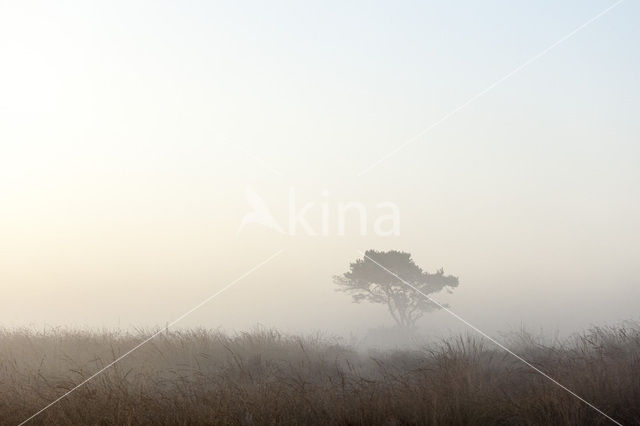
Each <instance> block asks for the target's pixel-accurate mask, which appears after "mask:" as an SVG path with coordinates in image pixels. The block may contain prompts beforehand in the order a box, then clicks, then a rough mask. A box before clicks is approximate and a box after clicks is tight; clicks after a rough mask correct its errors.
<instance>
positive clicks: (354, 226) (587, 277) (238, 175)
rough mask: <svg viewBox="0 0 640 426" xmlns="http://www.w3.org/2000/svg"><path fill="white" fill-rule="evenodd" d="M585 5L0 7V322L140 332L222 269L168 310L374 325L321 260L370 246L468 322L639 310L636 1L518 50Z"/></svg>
mask: <svg viewBox="0 0 640 426" xmlns="http://www.w3.org/2000/svg"><path fill="white" fill-rule="evenodd" d="M606 6H607V5H606V4H604V3H602V2H595V1H589V2H569V3H566V4H564V5H558V4H556V3H554V2H543V3H536V4H531V5H522V4H513V3H511V2H492V3H490V4H474V3H469V4H466V3H465V4H457V5H448V4H444V3H441V4H440V3H437V4H436V3H432V4H423V5H415V4H411V5H410V4H408V3H407V4H391V3H375V4H372V5H371V7H369V8H367V10H362V9H360V7H358V6H357V5H356V4H355V3H354V4H343V3H335V4H322V5H320V4H318V5H315V6H310V5H307V4H297V5H296V4H292V3H291V4H290V3H280V2H278V3H268V4H260V3H251V4H249V3H244V4H242V5H241V4H234V5H231V4H227V5H221V4H216V5H212V4H207V3H199V2H193V3H189V4H173V5H172V4H167V3H157V2H141V3H136V4H132V3H130V2H122V3H117V2H115V3H108V4H103V5H101V6H99V7H98V6H96V5H95V4H88V3H73V2H71V3H65V4H53V3H46V2H42V3H39V2H19V3H18V2H15V3H7V4H3V5H2V6H1V7H0V40H1V41H0V57H1V58H2V66H1V67H0V93H1V95H0V113H1V114H0V250H1V252H2V254H1V255H0V283H1V290H2V297H0V324H2V325H3V326H8V327H33V328H37V329H42V328H46V327H80V328H96V329H103V328H107V329H139V328H155V327H164V326H165V325H166V324H167V323H171V322H172V321H174V320H175V319H177V318H179V317H181V315H183V314H184V313H186V312H189V311H190V310H191V309H192V308H193V307H196V306H198V305H199V304H200V303H201V302H202V301H203V300H205V299H207V298H209V297H210V296H212V295H214V294H216V293H217V292H219V291H220V290H222V289H224V288H225V286H228V285H229V284H230V283H233V285H232V286H231V287H228V288H227V289H226V290H224V292H222V293H220V294H218V295H217V296H215V297H213V298H211V299H210V300H209V301H208V302H207V303H206V304H204V305H202V306H200V307H199V308H198V309H197V310H195V311H193V312H190V313H189V315H188V316H186V317H184V318H183V319H181V320H180V321H179V322H177V323H176V324H175V325H173V326H172V327H174V328H178V329H179V328H191V327H207V328H214V329H215V328H219V329H221V330H228V331H241V330H248V329H251V328H253V327H255V326H256V325H262V326H266V327H273V328H276V329H279V330H282V331H285V332H291V333H312V332H322V333H326V334H330V335H338V336H343V337H345V338H350V336H363V335H365V334H366V333H367V331H369V330H371V329H376V328H380V327H383V328H384V327H392V326H393V325H394V323H393V319H392V318H391V317H390V316H389V314H388V312H387V310H386V309H385V307H384V306H381V305H374V304H368V303H360V304H354V303H352V301H351V299H350V298H349V297H348V296H347V295H345V294H342V293H339V292H336V286H335V284H334V283H333V281H332V280H333V277H334V276H335V275H339V274H342V273H344V272H346V271H347V270H348V268H349V264H350V263H351V262H354V261H355V260H356V259H360V258H362V254H361V253H362V252H364V251H365V250H368V249H376V250H401V251H405V252H409V253H411V255H412V257H413V260H414V261H415V262H416V263H417V264H418V265H419V266H420V267H422V268H423V269H424V270H426V271H428V272H435V271H437V270H438V269H440V268H443V269H444V271H445V273H447V274H453V275H455V276H456V277H458V278H459V281H460V284H459V286H458V287H457V288H455V289H454V290H453V292H452V293H447V292H442V293H437V294H434V295H433V297H434V298H435V299H437V300H438V301H440V302H442V303H447V304H448V306H449V307H450V309H451V310H452V311H454V312H456V313H457V314H458V315H460V316H461V317H463V318H464V319H466V320H467V321H468V322H470V323H472V324H474V325H475V326H476V327H478V328H479V329H482V330H484V331H486V332H487V333H490V334H494V335H497V333H499V332H505V331H510V330H517V329H520V328H522V327H525V328H527V329H531V330H536V331H538V330H543V331H544V332H548V333H560V334H562V335H567V334H570V333H573V332H575V331H579V330H582V329H584V328H586V327H588V326H589V325H592V324H614V323H618V322H620V321H624V320H629V319H639V318H638V308H639V306H638V300H640V286H639V285H638V283H639V281H638V280H639V277H640V264H639V263H638V255H639V254H640V253H639V249H638V247H640V225H639V223H638V219H637V218H638V217H640V190H639V188H640V186H639V183H640V169H639V168H638V158H639V155H640V148H639V147H640V145H639V144H638V134H640V132H639V131H640V127H639V126H640V125H639V122H638V120H637V119H636V116H635V113H636V112H637V111H638V101H639V100H640V85H638V78H637V77H638V75H639V72H640V62H639V59H640V55H639V54H638V50H637V43H635V42H633V41H634V40H636V41H637V40H638V37H639V35H640V33H639V30H638V27H637V22H636V19H635V17H636V16H638V13H639V12H640V5H638V4H634V3H632V2H627V3H624V4H622V5H621V6H619V7H618V8H616V9H614V10H612V11H611V12H610V13H607V14H606V15H604V16H602V17H601V18H599V19H597V20H596V21H593V22H592V23H590V24H589V25H588V26H586V27H584V28H583V29H581V30H580V31H579V32H577V33H575V34H574V35H572V36H571V37H570V38H567V39H566V40H564V41H563V42H562V43H561V44H558V45H557V46H554V47H553V49H551V50H549V51H548V52H546V53H544V55H542V56H540V57H539V58H537V59H536V60H535V61H533V62H530V63H527V61H529V60H530V59H531V58H533V57H534V56H535V55H537V54H539V53H540V52H543V51H544V50H545V49H546V48H547V47H549V46H552V45H553V44H554V43H555V42H556V41H558V40H560V39H561V38H563V37H565V36H566V35H567V34H569V33H570V32H571V31H573V30H574V29H576V28H577V27H579V26H580V25H582V24H583V23H585V22H586V21H588V20H589V19H590V18H592V17H593V16H595V15H596V14H598V12H600V11H601V10H602V9H603V8H604V7H606ZM524 63H527V65H526V67H523V68H521V69H520V70H518V72H517V73H515V74H513V75H510V76H509V77H508V78H506V79H504V80H500V79H501V78H502V77H504V76H507V75H508V74H509V73H510V72H512V71H514V70H516V69H517V68H518V67H519V66H520V65H521V64H524ZM498 81H499V84H497V85H495V86H492V85H493V84H494V83H495V82H498ZM485 89H490V90H488V91H487V92H486V93H484V92H483V91H484V90H485ZM478 94H481V96H479V97H476V95H478ZM470 100H473V101H472V102H470V103H469V101H470ZM460 106H464V107H463V108H460V109H458V108H459V107H460ZM452 111H455V113H454V114H452V115H449V114H450V113H451V112H452ZM443 118H445V119H444V120H443ZM434 123H436V125H435V126H432V125H433V124H434ZM416 136H417V137H416ZM251 194H253V195H251ZM252 198H253V204H252V201H251V199H252ZM256 203H257V204H259V205H261V206H263V207H264V206H266V207H267V208H268V213H269V214H268V215H266V216H265V214H264V212H263V214H262V215H261V216H260V215H257V216H256V215H253V216H249V219H248V220H247V221H245V224H244V225H243V226H241V224H242V223H243V220H244V219H245V218H246V217H247V216H246V215H247V213H251V212H252V211H255V207H256ZM309 203H310V204H309ZM349 205H350V206H351V207H350V208H347V206H349ZM305 206H307V209H306V210H304V209H305ZM292 212H293V214H292ZM256 217H259V219H256ZM265 217H268V218H270V219H273V220H272V222H270V223H271V225H272V226H271V227H269V226H265V220H266V219H264V218H265ZM260 218H262V219H260ZM274 223H275V224H277V226H278V227H279V228H280V229H276V227H275V225H273V224H274ZM310 231H311V232H310ZM311 234H315V235H311ZM280 251H281V252H280ZM276 253H279V254H278V255H277V256H275V257H273V258H271V256H273V255H274V254H276ZM265 259H270V260H269V261H268V262H266V263H264V264H261V262H264V261H265ZM260 264H261V266H259V268H257V269H255V270H254V268H255V267H256V265H260ZM238 278H241V279H239V280H238ZM236 280H238V281H236ZM418 327H419V329H420V330H421V332H422V333H424V334H425V335H428V336H443V335H449V334H452V333H457V332H463V331H468V327H467V326H466V325H465V324H463V323H462V322H460V320H459V319H457V318H455V317H453V316H452V315H451V314H450V313H449V312H446V311H445V310H442V309H441V310H437V311H435V312H431V313H427V314H425V315H424V316H423V317H422V319H421V320H420V321H419V322H418Z"/></svg>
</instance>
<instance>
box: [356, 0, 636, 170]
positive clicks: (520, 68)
mask: <svg viewBox="0 0 640 426" xmlns="http://www.w3.org/2000/svg"><path fill="white" fill-rule="evenodd" d="M623 1H624V0H618V1H617V2H615V3H614V4H612V5H611V6H609V7H607V8H606V9H604V10H603V11H601V12H600V13H598V14H597V15H595V16H594V17H592V18H591V19H589V20H588V21H586V22H585V23H583V24H582V25H580V26H579V27H577V28H575V29H574V30H573V31H571V32H570V33H568V34H567V35H565V36H564V37H562V38H560V39H559V40H557V41H556V42H554V43H553V44H551V45H549V46H548V47H547V48H545V49H544V50H542V51H540V52H538V53H537V54H535V55H534V56H532V57H531V58H529V59H528V60H526V61H525V62H523V63H522V64H520V65H519V66H518V67H516V68H515V69H513V70H512V71H510V72H508V73H507V74H505V75H504V76H502V77H501V78H499V79H498V80H496V81H495V82H493V83H492V84H491V85H489V86H488V87H487V88H486V89H484V90H481V91H480V92H478V93H476V94H475V95H473V96H472V97H471V98H469V99H468V100H467V101H466V102H464V103H462V104H460V105H458V106H457V107H456V108H454V109H452V110H451V111H449V112H448V113H447V114H445V115H444V116H442V117H441V118H440V119H439V120H438V121H436V122H434V123H432V124H431V125H429V126H428V127H427V128H425V129H424V130H422V131H421V132H420V133H418V134H416V135H415V136H413V137H411V138H409V139H407V140H406V141H404V142H403V143H401V144H400V145H398V146H397V147H395V148H394V149H393V150H391V151H389V152H388V153H387V154H386V155H385V156H383V157H381V158H380V159H378V160H377V161H375V162H374V163H372V164H370V165H369V166H367V167H366V168H364V169H362V170H361V171H360V172H359V173H358V174H357V176H362V175H364V174H365V173H367V172H369V171H370V170H371V169H373V168H374V167H376V166H377V165H378V164H380V163H382V162H383V161H386V160H388V159H389V158H391V157H393V156H394V155H395V154H397V153H398V152H399V151H400V150H402V149H403V148H405V147H406V146H407V145H409V144H411V143H413V142H415V141H416V140H418V139H419V138H420V137H422V136H424V135H425V134H427V133H428V132H430V131H431V130H433V129H434V128H436V127H438V126H439V125H440V124H442V123H444V122H445V121H447V120H448V119H449V118H451V117H452V116H453V115H455V114H456V113H458V112H459V111H461V110H463V109H464V108H466V107H468V106H469V105H471V104H472V103H473V102H475V101H476V100H478V99H479V98H481V97H482V96H484V95H485V94H486V93H487V92H489V91H491V90H492V89H494V88H495V87H496V86H498V85H500V84H501V83H503V82H504V81H505V80H507V79H509V78H510V77H513V76H514V75H515V74H517V73H518V72H519V71H522V70H523V69H524V68H525V67H527V66H528V65H530V64H531V63H533V62H535V61H536V60H538V59H540V58H541V57H543V56H544V55H546V54H547V53H549V52H550V51H551V50H552V49H554V48H555V47H557V46H558V45H560V44H562V43H564V42H565V41H567V40H568V39H570V38H571V37H573V36H574V35H576V34H577V33H578V32H579V31H580V30H582V29H584V28H585V27H586V26H587V25H589V24H591V23H593V22H595V21H597V20H598V19H599V18H601V17H602V16H604V15H605V14H606V13H608V12H610V11H611V10H612V9H613V8H615V7H617V6H619V5H620V4H621V3H622V2H623Z"/></svg>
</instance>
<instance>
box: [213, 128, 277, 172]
mask: <svg viewBox="0 0 640 426" xmlns="http://www.w3.org/2000/svg"><path fill="white" fill-rule="evenodd" d="M219 138H220V139H223V140H224V141H225V142H227V145H231V146H232V147H234V148H236V149H238V150H239V151H240V152H242V153H243V154H244V155H245V156H247V157H248V158H251V159H252V160H253V161H255V162H257V163H260V164H261V165H262V167H263V168H264V169H266V170H268V171H269V172H271V173H273V174H274V175H277V176H280V177H282V176H284V173H282V172H281V171H280V170H278V169H276V168H274V167H272V166H271V165H270V164H269V163H267V162H266V161H265V160H264V158H262V157H258V156H257V155H256V154H253V153H251V152H249V150H247V149H246V148H245V147H243V146H242V145H239V144H237V143H235V142H234V141H231V140H229V138H226V137H224V136H220V137H219Z"/></svg>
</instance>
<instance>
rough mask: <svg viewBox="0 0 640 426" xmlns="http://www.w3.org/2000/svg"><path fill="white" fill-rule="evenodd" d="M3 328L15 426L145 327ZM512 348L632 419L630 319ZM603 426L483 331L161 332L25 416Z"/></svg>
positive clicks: (637, 336) (634, 352)
mask: <svg viewBox="0 0 640 426" xmlns="http://www.w3.org/2000/svg"><path fill="white" fill-rule="evenodd" d="M150 334H151V333H150V332H140V333H137V334H135V333H134V334H127V333H112V332H88V331H82V332H81V331H72V330H52V331H48V332H35V331H33V330H14V329H12V330H0V422H1V423H2V424H18V423H20V422H21V421H22V420H24V419H26V418H27V417H29V416H31V415H32V414H33V413H35V412H36V411H38V410H39V409H41V408H42V407H43V406H45V405H46V404H47V403H49V402H50V401H52V400H54V399H55V398H57V397H58V396H60V395H62V394H63V393H64V392H66V391H67V390H70V389H72V388H73V387H74V386H75V385H76V384H77V383H80V382H81V381H82V380H84V379H85V378H87V377H89V376H90V375H91V374H93V373H94V372H95V371H97V370H98V369H100V368H101V367H102V366H104V365H106V364H108V363H109V362H111V361H112V360H113V359H115V358H117V357H118V356H119V355H121V354H123V353H125V352H126V351H127V350H129V349H130V348H131V347H133V346H135V345H136V344H137V343H139V342H140V341H142V340H144V339H145V338H146V337H148V336H149V335H150ZM510 340H511V341H510V347H512V348H513V349H514V350H515V351H516V352H517V353H518V354H520V355H521V356H523V357H524V358H526V359H527V360H528V361H530V362H531V363H533V364H534V365H536V366H537V367H539V368H540V369H541V370H543V371H545V372H546V373H548V374H549V375H550V376H552V377H554V378H555V379H557V380H558V381H559V382H561V383H563V384H564V385H565V386H567V387H568V388H570V389H572V390H573V391H574V392H576V393H577V394H578V395H580V396H582V397H583V398H584V399H586V400H588V401H590V402H591V403H593V404H594V405H595V406H597V407H598V408H600V409H601V410H603V411H604V412H606V413H607V414H609V415H610V416H612V417H613V418H615V419H617V420H618V421H620V422H621V423H623V424H640V327H638V326H636V325H623V326H619V327H611V328H593V329H591V330H589V331H588V332H586V333H583V334H581V335H577V336H574V337H573V338H571V339H568V340H566V341H563V342H557V341H556V342H553V343H542V342H541V340H540V339H536V338H534V337H532V336H530V335H526V334H521V335H519V336H517V338H513V337H512V338H511V339H510ZM327 423H331V424H343V425H347V424H348V425H356V424H386V425H400V424H432V425H450V424H453V425H466V424H482V425H485V424H499V425H511V424H513V425H541V424H551V425H553V424H572V425H585V424H608V423H609V421H608V420H607V419H606V418H605V417H603V416H602V415H600V414H598V413H597V412H596V411H594V410H593V409H591V408H590V407H588V406H587V405H585V404H584V403H583V402H581V401H579V400H577V399H576V398H575V397H573V396H571V395H570V394H568V393H567V392H566V391H564V390H563V389H561V388H559V387H558V386H556V385H554V384H553V383H551V382H550V381H548V380H547V379H546V378H544V377H542V376H541V375H539V374H538V373H536V372H535V371H533V370H532V369H531V368H529V367H527V366H526V365H523V364H522V363H521V362H519V361H518V360H516V359H514V358H513V357H512V356H510V355H509V354H506V353H504V351H501V350H500V349H498V348H496V347H493V346H492V344H491V343H489V342H485V341H483V340H481V339H480V338H475V337H471V336H460V337H457V338H451V339H448V340H444V341H442V342H439V343H434V344H430V345H428V346H425V347H424V348H422V349H420V350H395V351H379V352H369V353H366V354H365V353H361V352H357V351H356V350H354V349H351V348H349V347H347V346H344V345H341V344H339V343H337V342H336V341H334V340H332V339H329V338H323V337H320V336H312V337H296V336H287V335H282V334H280V333H278V332H277V331H274V330H263V329H261V330H255V331H253V332H250V333H241V334H237V335H234V336H228V335H225V334H223V333H219V332H215V331H207V330H192V331H176V332H165V333H162V334H160V335H158V336H157V337H156V338H155V339H153V340H152V341H150V342H149V343H148V344H146V345H145V346H143V347H141V348H140V349H139V350H138V351H136V352H134V353H132V354H131V355H130V356H128V357H127V358H125V359H123V360H122V361H121V362H119V363H117V364H116V365H115V366H114V367H113V368H111V369H109V370H107V371H105V372H104V373H103V374H101V375H99V376H97V377H96V378H95V379H94V380H92V381H90V382H89V383H87V384H86V385H85V386H82V387H80V388H79V389H78V390H77V391H75V392H73V393H71V394H70V395H69V396H68V397H66V398H64V399H63V400H61V401H60V402H59V403H58V404H56V405H54V406H53V407H51V408H50V409H48V410H46V411H45V412H43V413H42V414H40V415H39V416H38V417H36V418H35V419H34V420H33V421H32V424H82V425H112V424H113V425H116V424H117V425H122V424H124V425H127V424H172V425H173V424H243V425H244V424H246V425H250V424H327Z"/></svg>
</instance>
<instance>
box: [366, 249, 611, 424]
mask: <svg viewBox="0 0 640 426" xmlns="http://www.w3.org/2000/svg"><path fill="white" fill-rule="evenodd" d="M357 252H358V253H360V254H361V255H362V256H364V257H366V258H367V259H369V260H370V261H372V262H373V263H375V264H376V265H378V266H379V267H380V268H382V269H384V270H385V271H387V272H388V273H389V274H391V275H393V276H394V277H396V278H397V279H399V280H400V281H401V282H402V283H404V284H406V285H407V286H409V287H411V288H412V289H413V290H415V291H417V292H418V293H420V294H421V295H423V296H424V297H426V298H427V299H428V300H429V301H430V302H431V303H434V304H436V305H437V306H438V307H440V308H441V309H444V310H445V311H447V312H448V313H449V314H451V315H453V316H454V317H455V318H456V319H458V320H460V321H461V322H462V323H464V324H465V325H466V326H468V327H470V328H471V329H473V330H474V331H475V332H477V333H479V334H480V335H482V336H483V337H485V338H486V339H488V340H490V341H491V342H493V343H494V344H496V345H497V346H498V347H500V348H501V349H504V350H505V351H507V352H508V353H509V354H511V355H513V356H514V357H516V358H517V359H518V360H520V361H521V362H523V363H524V364H526V365H527V366H529V367H531V368H532V369H533V370H535V371H536V372H538V373H540V374H542V375H543V376H544V377H546V378H547V379H549V380H550V381H552V382H553V383H555V384H556V385H558V386H560V387H561V388H562V389H564V390H565V391H567V392H569V393H570V394H571V395H573V396H575V397H576V398H578V399H579V400H580V401H582V402H584V403H585V404H587V405H588V406H589V407H591V408H593V409H594V410H595V411H597V412H598V413H600V414H602V415H603V416H604V417H606V418H607V419H609V420H611V421H612V422H613V423H615V424H617V425H620V426H622V424H621V423H620V422H618V421H617V420H615V419H613V418H612V417H611V416H609V415H607V413H605V412H604V411H602V410H600V409H599V408H598V407H596V406H595V405H593V404H592V403H590V402H589V401H587V400H586V399H584V398H582V397H581V396H580V395H578V394H577V393H575V392H574V391H572V390H571V389H569V388H568V387H566V386H565V385H563V384H562V383H560V382H558V381H557V380H556V379H554V378H553V377H551V376H549V375H548V374H547V373H545V372H544V371H542V370H540V369H539V368H538V367H536V366H535V365H533V364H531V363H530V362H529V361H527V360H526V359H524V358H522V357H521V356H520V355H518V354H516V353H515V352H513V351H512V350H511V349H509V348H507V347H506V346H505V345H503V344H502V343H500V342H498V341H497V340H496V339H494V338H493V337H491V336H489V335H488V334H487V333H485V332H484V331H482V330H480V329H479V328H478V327H476V326H475V325H473V324H471V323H470V322H469V321H467V320H466V319H464V318H462V317H461V316H460V315H458V314H456V313H455V312H453V311H452V310H451V309H449V308H447V307H446V306H444V305H443V304H441V303H440V302H438V301H437V300H435V299H434V298H432V297H430V296H429V295H427V294H425V293H423V292H422V291H420V290H418V289H417V288H416V287H415V286H413V285H411V284H409V283H408V282H407V281H405V280H403V279H402V278H400V277H399V276H398V275H397V274H395V273H394V272H393V271H390V270H389V269H387V268H386V267H384V266H382V265H381V264H379V263H378V262H376V261H375V260H373V259H372V258H370V257H369V256H367V255H366V254H365V253H362V252H361V251H360V250H357Z"/></svg>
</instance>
